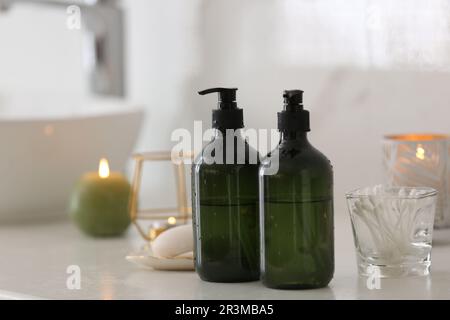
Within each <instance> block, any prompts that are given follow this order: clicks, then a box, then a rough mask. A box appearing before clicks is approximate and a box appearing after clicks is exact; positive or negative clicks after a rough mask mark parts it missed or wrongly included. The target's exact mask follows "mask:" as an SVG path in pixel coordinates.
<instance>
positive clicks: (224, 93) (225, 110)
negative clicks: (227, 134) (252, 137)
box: [199, 88, 244, 129]
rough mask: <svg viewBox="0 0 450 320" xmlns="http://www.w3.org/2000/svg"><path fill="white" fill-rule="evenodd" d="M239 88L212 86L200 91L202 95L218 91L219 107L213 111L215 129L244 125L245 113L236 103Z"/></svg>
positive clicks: (238, 127) (241, 126)
mask: <svg viewBox="0 0 450 320" xmlns="http://www.w3.org/2000/svg"><path fill="white" fill-rule="evenodd" d="M236 91H237V88H211V89H206V90H203V91H199V94H200V95H205V94H208V93H213V92H217V93H218V94H219V97H218V99H219V101H218V103H217V107H218V109H214V110H213V113H212V127H213V128H215V129H240V128H243V127H244V115H243V112H242V109H239V108H238V107H237V103H236Z"/></svg>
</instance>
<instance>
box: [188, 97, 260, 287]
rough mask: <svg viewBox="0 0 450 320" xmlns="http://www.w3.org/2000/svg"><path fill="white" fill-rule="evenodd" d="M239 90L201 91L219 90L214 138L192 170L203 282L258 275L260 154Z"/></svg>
mask: <svg viewBox="0 0 450 320" xmlns="http://www.w3.org/2000/svg"><path fill="white" fill-rule="evenodd" d="M236 90H237V89H226V88H213V89H208V90H205V91H201V92H199V93H200V94H202V95H203V94H207V93H211V92H218V93H219V104H218V109H216V110H213V128H214V131H215V133H214V137H213V139H212V141H211V142H209V143H208V144H207V145H206V146H205V147H204V148H203V150H202V152H201V154H200V155H199V156H198V157H197V158H196V160H195V162H194V165H193V170H192V180H193V193H192V194H193V204H192V207H193V224H194V239H195V246H194V247H195V248H194V251H195V268H196V271H197V273H198V274H199V276H200V278H201V279H203V280H205V281H213V282H243V281H253V280H258V279H259V274H260V254H259V251H260V246H259V237H260V236H259V208H258V206H259V202H258V199H259V195H258V170H259V156H258V153H257V152H256V151H255V150H254V149H252V148H251V147H250V146H249V145H248V143H247V141H246V140H245V138H244V136H243V134H242V132H241V129H242V128H243V127H244V123H243V112H242V109H239V108H238V107H237V104H236Z"/></svg>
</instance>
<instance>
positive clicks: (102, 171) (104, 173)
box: [98, 158, 109, 179]
mask: <svg viewBox="0 0 450 320" xmlns="http://www.w3.org/2000/svg"><path fill="white" fill-rule="evenodd" d="M98 175H99V176H100V178H102V179H104V178H108V177H109V164H108V160H106V159H105V158H101V159H100V163H99V165H98Z"/></svg>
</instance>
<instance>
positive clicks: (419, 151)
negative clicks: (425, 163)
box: [416, 144, 425, 160]
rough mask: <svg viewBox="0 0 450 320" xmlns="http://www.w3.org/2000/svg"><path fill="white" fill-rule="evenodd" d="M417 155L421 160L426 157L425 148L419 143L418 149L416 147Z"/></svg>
mask: <svg viewBox="0 0 450 320" xmlns="http://www.w3.org/2000/svg"><path fill="white" fill-rule="evenodd" d="M416 157H417V159H420V160H423V159H425V149H424V148H423V147H422V145H421V144H419V145H418V146H417V149H416Z"/></svg>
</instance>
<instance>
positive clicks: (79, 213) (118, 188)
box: [69, 159, 131, 237]
mask: <svg viewBox="0 0 450 320" xmlns="http://www.w3.org/2000/svg"><path fill="white" fill-rule="evenodd" d="M130 190H131V188H130V184H129V182H128V180H127V179H126V178H125V177H124V176H123V175H122V174H121V173H119V172H110V171H109V166H108V161H107V160H106V159H101V160H100V165H99V170H98V173H97V172H88V173H86V174H85V175H83V176H82V177H81V179H80V180H79V181H78V183H77V184H76V186H75V188H74V190H73V194H72V197H71V200H70V206H69V211H70V215H71V217H72V218H73V220H74V222H75V223H76V224H77V225H78V227H79V228H80V229H81V230H82V231H83V232H85V233H86V234H89V235H91V236H97V237H108V236H118V235H120V234H122V233H123V232H124V231H125V230H126V229H127V227H128V226H129V224H130V217H129V215H128V202H129V198H130Z"/></svg>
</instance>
